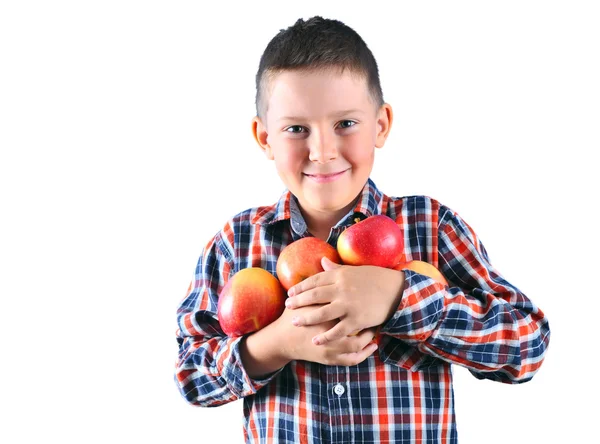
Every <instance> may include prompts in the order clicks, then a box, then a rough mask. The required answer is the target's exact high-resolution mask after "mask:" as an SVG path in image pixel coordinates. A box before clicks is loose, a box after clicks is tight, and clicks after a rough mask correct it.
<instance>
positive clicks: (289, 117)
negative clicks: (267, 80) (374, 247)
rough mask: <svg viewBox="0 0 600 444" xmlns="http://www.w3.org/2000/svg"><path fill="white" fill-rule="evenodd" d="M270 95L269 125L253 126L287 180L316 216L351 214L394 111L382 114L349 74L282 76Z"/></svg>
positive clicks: (363, 86)
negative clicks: (347, 212)
mask: <svg viewBox="0 0 600 444" xmlns="http://www.w3.org/2000/svg"><path fill="white" fill-rule="evenodd" d="M267 94H268V111H267V116H266V122H261V120H260V119H259V118H258V117H255V118H254V119H253V125H252V126H253V132H254V136H255V138H256V140H257V142H258V143H259V145H260V146H261V148H262V149H263V150H264V152H265V154H266V156H267V157H268V158H269V159H271V160H274V161H275V167H276V168H277V172H278V174H279V177H281V180H282V181H283V182H284V183H285V185H286V186H287V188H288V189H289V190H290V191H291V192H292V193H293V194H294V195H295V196H296V197H297V198H298V201H299V203H300V206H301V208H302V209H303V210H304V211H305V212H308V213H309V214H310V215H313V216H327V215H337V213H342V212H346V211H349V209H350V207H351V206H352V205H353V204H354V202H355V200H356V198H357V196H358V194H359V193H360V192H361V190H362V188H363V187H364V185H365V183H366V181H367V179H368V178H369V175H370V174H371V170H372V168H373V161H374V156H375V147H377V148H381V147H382V146H383V145H384V143H385V140H386V138H387V135H388V133H389V130H390V127H391V123H392V109H391V106H390V105H388V104H384V105H383V106H382V107H381V108H380V109H379V110H377V109H376V106H375V104H374V103H373V101H372V100H371V99H370V96H369V92H368V89H367V83H366V80H365V79H364V78H359V77H356V76H354V75H352V74H351V73H349V72H348V71H345V72H344V73H343V74H339V73H337V72H335V71H325V72H317V71H311V72H300V71H284V72H282V73H280V74H278V75H277V76H276V77H275V78H274V79H273V80H272V82H271V84H270V91H269V92H268V93H267ZM339 216H340V217H341V216H343V214H339Z"/></svg>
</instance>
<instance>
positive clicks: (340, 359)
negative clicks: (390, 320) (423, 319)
mask: <svg viewBox="0 0 600 444" xmlns="http://www.w3.org/2000/svg"><path fill="white" fill-rule="evenodd" d="M319 309H320V308H319V306H311V307H303V308H299V309H297V310H288V309H285V310H284V312H283V313H282V315H281V316H280V317H279V319H277V320H276V321H275V322H273V324H274V325H273V327H275V329H273V332H275V334H276V335H277V336H278V338H279V341H281V348H282V350H283V352H282V355H284V356H285V358H286V359H287V360H303V361H311V362H318V363H321V364H325V365H344V366H350V365H356V364H359V363H360V362H362V361H364V360H365V359H367V358H368V357H369V356H370V355H371V354H373V352H375V350H376V349H377V345H376V344H372V343H371V341H372V340H373V338H374V336H375V332H376V329H375V328H372V329H366V330H363V331H361V332H360V333H359V334H358V335H356V336H349V337H343V338H341V339H339V340H337V341H331V342H329V343H328V344H327V345H326V346H322V347H317V346H316V345H315V344H314V343H313V342H312V338H313V337H315V335H320V334H323V333H325V332H326V331H328V330H329V329H331V328H333V327H334V326H335V324H337V322H338V321H337V320H335V321H326V322H324V323H321V324H315V325H308V326H305V327H302V328H298V327H295V326H294V325H292V318H293V317H295V316H298V315H301V316H310V315H311V314H312V313H315V312H316V311H318V310H319Z"/></svg>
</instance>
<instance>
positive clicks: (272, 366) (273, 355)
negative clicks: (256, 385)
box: [240, 324, 291, 379]
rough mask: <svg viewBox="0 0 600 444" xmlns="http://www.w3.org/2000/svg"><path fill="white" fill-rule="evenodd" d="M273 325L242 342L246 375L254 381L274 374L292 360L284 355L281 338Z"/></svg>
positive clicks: (241, 347)
mask: <svg viewBox="0 0 600 444" xmlns="http://www.w3.org/2000/svg"><path fill="white" fill-rule="evenodd" d="M274 327H275V326H274V325H273V324H270V325H267V326H266V327H265V328H263V329H262V330H259V331H257V332H254V333H252V334H250V335H248V336H246V337H245V338H244V339H242V341H240V355H241V358H242V363H243V365H244V368H245V369H246V373H247V374H248V376H250V377H251V378H253V379H260V378H261V377H264V376H267V375H269V374H270V373H273V372H275V371H277V370H279V369H280V368H282V367H283V366H285V365H286V364H287V363H289V362H290V361H291V359H289V358H287V357H286V356H284V354H283V350H282V347H281V343H282V342H281V339H282V338H281V337H280V336H278V335H277V333H276V329H275V328H274Z"/></svg>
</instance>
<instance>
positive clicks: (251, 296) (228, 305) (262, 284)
mask: <svg viewBox="0 0 600 444" xmlns="http://www.w3.org/2000/svg"><path fill="white" fill-rule="evenodd" d="M285 299H286V294H285V291H284V290H283V288H282V287H281V284H280V283H279V281H278V280H277V278H276V277H275V276H273V275H272V274H271V273H269V272H268V271H267V270H263V269H262V268H258V267H252V268H244V269H243V270H240V271H238V272H237V273H235V274H234V275H233V276H232V277H231V279H229V281H228V282H227V284H226V285H225V287H223V289H222V290H221V293H220V294H219V303H218V306H217V317H218V319H219V324H220V325H221V328H222V329H223V331H224V332H225V334H227V335H228V336H242V335H245V334H248V333H251V332H253V331H256V330H260V329H261V328H263V327H265V326H266V325H268V324H270V323H271V322H273V321H274V320H275V319H277V318H278V317H279V316H281V313H283V310H284V308H285Z"/></svg>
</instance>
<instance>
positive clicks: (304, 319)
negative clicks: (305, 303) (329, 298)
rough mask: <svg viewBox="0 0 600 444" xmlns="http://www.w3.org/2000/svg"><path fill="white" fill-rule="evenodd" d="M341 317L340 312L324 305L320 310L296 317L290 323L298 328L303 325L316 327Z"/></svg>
mask: <svg viewBox="0 0 600 444" xmlns="http://www.w3.org/2000/svg"><path fill="white" fill-rule="evenodd" d="M340 316H341V313H340V310H339V309H337V308H336V307H335V305H332V304H325V305H323V306H322V307H321V308H318V309H316V310H312V311H310V312H309V313H304V314H303V315H302V316H296V317H294V318H293V319H292V323H293V324H294V325H296V326H298V327H301V326H304V325H317V324H322V323H323V322H327V321H333V320H334V319H337V318H339V317H340Z"/></svg>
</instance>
